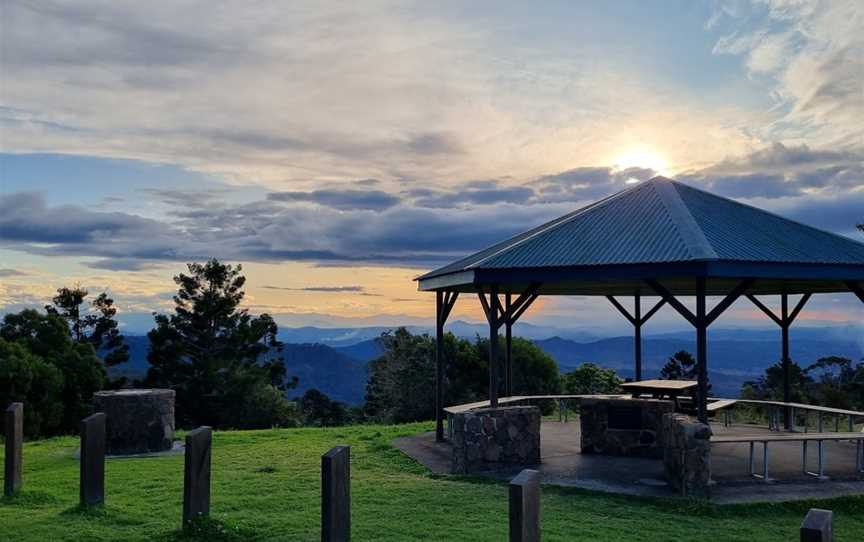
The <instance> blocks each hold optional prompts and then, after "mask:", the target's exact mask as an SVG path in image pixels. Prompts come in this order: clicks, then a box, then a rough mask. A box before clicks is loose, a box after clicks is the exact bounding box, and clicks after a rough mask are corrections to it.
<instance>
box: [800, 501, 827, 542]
mask: <svg viewBox="0 0 864 542" xmlns="http://www.w3.org/2000/svg"><path fill="white" fill-rule="evenodd" d="M833 540H834V512H832V511H831V510H820V509H819V508H811V509H810V511H809V512H807V515H806V516H805V517H804V522H803V523H801V542H832V541H833Z"/></svg>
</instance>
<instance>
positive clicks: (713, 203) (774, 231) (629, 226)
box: [420, 177, 864, 279]
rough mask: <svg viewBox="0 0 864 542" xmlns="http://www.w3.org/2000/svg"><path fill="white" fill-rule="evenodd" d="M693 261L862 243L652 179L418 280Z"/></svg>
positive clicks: (801, 256) (829, 250)
mask: <svg viewBox="0 0 864 542" xmlns="http://www.w3.org/2000/svg"><path fill="white" fill-rule="evenodd" d="M701 261H727V262H749V263H754V262H763V263H788V264H838V265H864V244H862V243H859V242H856V241H853V240H852V239H848V238H846V237H843V236H840V235H835V234H833V233H829V232H825V231H822V230H819V229H816V228H813V227H811V226H807V225H804V224H800V223H798V222H794V221H792V220H788V219H785V218H782V217H780V216H777V215H774V214H771V213H769V212H766V211H763V210H761V209H757V208H755V207H751V206H749V205H744V204H742V203H739V202H736V201H733V200H730V199H727V198H723V197H720V196H716V195H714V194H710V193H708V192H705V191H702V190H698V189H696V188H693V187H690V186H687V185H684V184H681V183H679V182H676V181H673V180H670V179H666V178H664V177H655V178H653V179H651V180H649V181H646V182H644V183H640V184H639V185H636V186H635V187H633V188H630V189H627V190H624V191H622V192H619V193H617V194H614V195H612V196H610V197H608V198H606V199H604V200H601V201H599V202H597V203H595V204H592V205H589V206H588V207H585V208H583V209H580V210H578V211H575V212H573V213H570V214H568V215H565V216H563V217H561V218H559V219H557V220H553V221H552V222H549V223H547V224H544V225H542V226H539V227H537V228H534V229H533V230H530V231H528V232H525V233H523V234H521V235H518V236H516V237H514V238H512V239H509V240H507V241H504V242H502V243H499V244H497V245H494V246H492V247H490V248H488V249H486V250H483V251H480V252H478V253H476V254H474V255H472V256H469V257H467V258H464V259H462V260H459V261H457V262H455V263H453V264H450V265H448V266H445V267H442V268H440V269H437V270H435V271H432V272H430V273H427V274H426V275H424V276H422V277H420V279H428V278H432V277H437V276H442V275H447V274H450V273H456V272H460V271H467V270H478V269H526V268H528V269H530V268H537V267H544V268H555V267H585V266H598V265H628V264H633V265H636V264H646V263H647V264H652V263H682V262H701Z"/></svg>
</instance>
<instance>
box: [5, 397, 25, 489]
mask: <svg viewBox="0 0 864 542" xmlns="http://www.w3.org/2000/svg"><path fill="white" fill-rule="evenodd" d="M5 426H6V456H5V457H6V461H5V469H4V471H3V494H4V495H6V496H7V497H9V496H12V495H14V494H15V493H17V492H18V490H19V489H21V464H22V458H23V455H22V451H23V449H24V403H12V404H11V405H9V408H7V409H6V416H5Z"/></svg>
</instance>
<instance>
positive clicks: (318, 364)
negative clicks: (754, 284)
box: [112, 331, 864, 404]
mask: <svg viewBox="0 0 864 542" xmlns="http://www.w3.org/2000/svg"><path fill="white" fill-rule="evenodd" d="M717 335H718V336H717V337H716V338H714V337H711V338H710V339H709V341H708V348H709V350H708V363H709V365H708V368H709V371H710V378H711V380H712V384H713V386H714V387H713V389H714V393H715V394H717V395H724V396H737V394H738V392H739V391H740V389H741V384H742V383H744V382H745V381H747V380H753V379H755V378H758V377H759V376H760V375H761V374H763V373H764V371H765V369H766V368H767V367H769V366H770V365H772V364H774V363H777V361H778V360H779V359H780V340H779V332H778V333H776V335H778V337H777V338H776V339H771V337H772V335H774V334H766V333H764V332H759V334H756V333H751V334H750V335H745V337H744V338H742V340H733V339H730V337H733V336H735V335H734V334H733V333H731V332H730V333H723V332H721V333H718V334H717ZM363 336H364V334H358V337H363ZM126 339H127V342H128V343H129V346H130V354H131V356H130V360H129V363H125V364H123V365H121V366H120V367H118V368H116V369H113V370H112V373H113V374H115V375H117V374H125V375H126V376H129V377H132V378H140V377H141V376H143V375H144V373H146V371H147V347H148V342H147V337H144V336H129V337H127V338H126ZM536 343H537V345H538V346H540V348H542V349H543V350H544V351H546V352H547V353H548V354H549V355H551V356H552V357H553V358H555V360H556V361H557V362H558V365H559V366H560V368H561V371H562V372H566V371H569V370H572V369H573V368H575V367H578V366H579V365H581V364H582V363H585V362H593V363H597V364H599V365H603V366H605V367H610V368H613V369H615V370H616V371H617V372H618V373H619V374H620V375H621V376H623V377H632V376H633V339H632V338H631V337H614V338H611V339H602V340H598V341H592V342H577V341H574V340H570V339H562V338H560V337H552V338H549V339H542V340H537V341H536ZM791 347H792V357H793V359H795V360H796V361H797V362H798V363H800V364H801V365H803V366H807V365H809V364H811V363H813V362H815V361H816V360H817V359H819V358H820V357H823V356H829V355H837V356H844V357H848V358H850V359H852V360H859V359H861V358H862V357H864V348H862V345H861V344H860V343H858V342H856V341H855V337H854V336H853V335H846V336H845V338H834V339H828V338H825V336H824V334H821V335H819V334H815V333H804V332H802V333H800V336H799V334H796V333H795V332H794V331H793V334H792V342H791ZM678 350H688V351H690V352H694V353H695V351H696V344H695V341H694V340H692V339H688V338H686V335H678V334H675V335H672V334H670V335H667V336H659V337H649V338H646V339H645V341H644V346H643V356H644V358H643V359H644V369H643V370H644V376H645V377H646V378H652V377H656V376H657V374H658V373H659V372H660V368H661V367H662V366H663V364H664V363H665V362H666V360H667V359H668V358H669V356H671V355H672V354H674V353H675V352H677V351H678ZM380 353H381V347H380V346H379V345H378V343H377V341H376V340H375V339H365V340H360V341H358V342H357V343H355V344H350V345H344V346H337V347H331V346H327V345H323V344H291V343H286V344H285V352H284V358H285V362H286V363H287V365H288V374H289V375H290V376H297V377H298V378H299V379H300V386H299V387H298V388H297V389H296V390H291V392H289V393H290V395H291V396H296V395H300V394H302V393H303V392H304V391H306V390H307V389H310V388H317V389H319V390H321V391H323V392H324V393H326V394H327V395H328V396H330V397H331V398H333V399H337V400H339V401H344V402H346V403H349V404H360V403H362V402H363V396H364V393H365V388H366V378H367V373H366V363H367V362H368V361H369V360H371V359H374V358H375V357H377V356H378V355H379V354H380Z"/></svg>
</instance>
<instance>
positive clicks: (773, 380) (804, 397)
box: [741, 361, 813, 403]
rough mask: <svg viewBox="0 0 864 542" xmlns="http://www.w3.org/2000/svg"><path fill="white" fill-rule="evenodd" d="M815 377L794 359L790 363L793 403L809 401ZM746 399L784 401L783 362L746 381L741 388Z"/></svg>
mask: <svg viewBox="0 0 864 542" xmlns="http://www.w3.org/2000/svg"><path fill="white" fill-rule="evenodd" d="M812 383H813V379H812V378H811V377H810V376H809V375H808V374H807V373H806V372H805V371H804V370H803V369H802V368H801V366H800V365H798V364H797V363H795V362H794V361H792V362H790V364H789V384H790V389H791V394H792V397H791V400H792V402H793V403H808V402H809V399H808V397H809V388H810V386H811V384H812ZM741 397H742V398H744V399H758V400H765V401H783V400H784V399H783V363H782V362H781V363H775V364H774V365H772V366H771V367H768V368H767V369H766V370H765V374H764V375H763V376H760V377H759V378H758V379H757V380H755V381H749V382H745V383H744V385H743V387H742V389H741Z"/></svg>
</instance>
